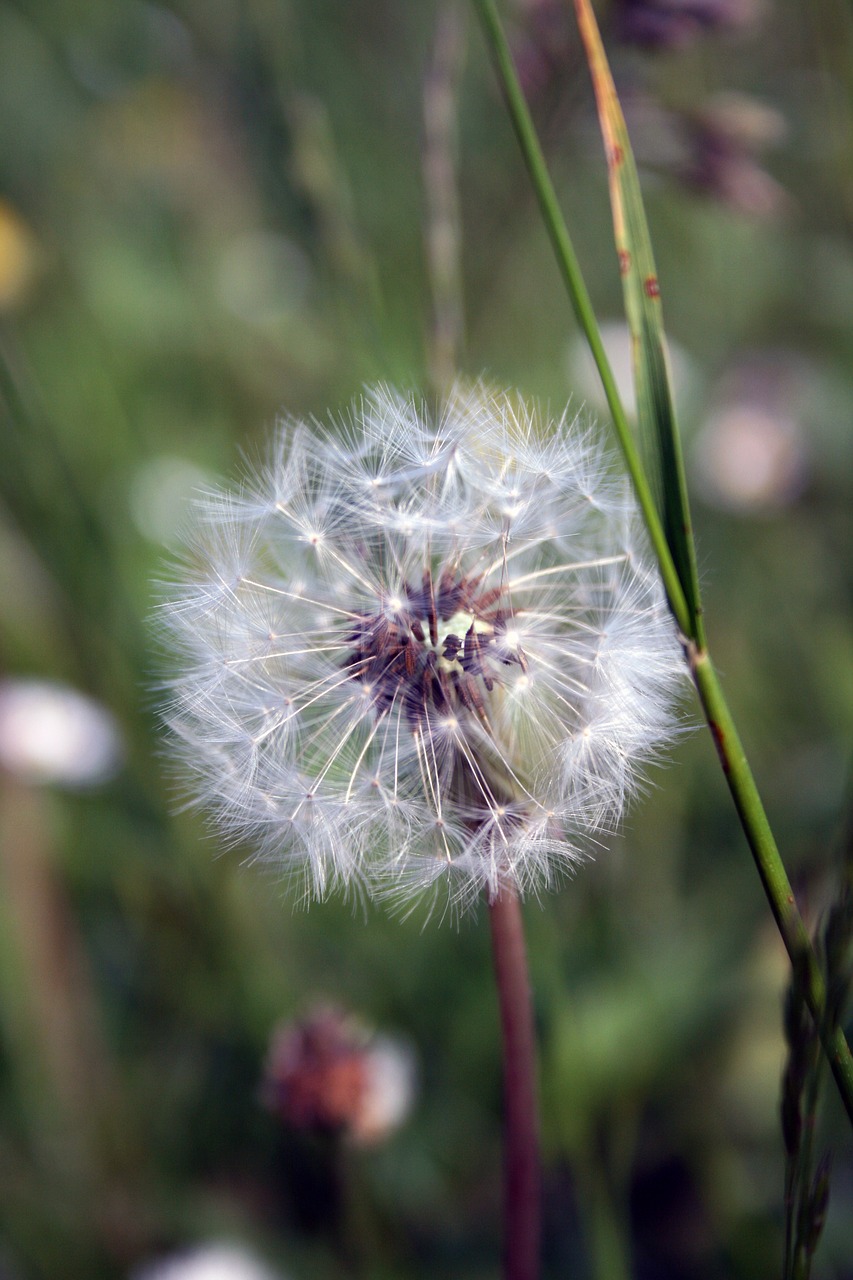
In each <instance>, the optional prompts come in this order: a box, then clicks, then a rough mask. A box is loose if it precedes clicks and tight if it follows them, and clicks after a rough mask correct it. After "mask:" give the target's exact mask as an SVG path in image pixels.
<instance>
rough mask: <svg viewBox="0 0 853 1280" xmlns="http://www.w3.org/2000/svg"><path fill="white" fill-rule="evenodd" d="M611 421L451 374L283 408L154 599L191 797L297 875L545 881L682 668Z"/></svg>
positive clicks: (639, 742)
mask: <svg viewBox="0 0 853 1280" xmlns="http://www.w3.org/2000/svg"><path fill="white" fill-rule="evenodd" d="M609 462H610V460H609V459H608V458H607V457H606V456H605V455H604V453H603V451H602V448H601V445H600V444H599V442H598V440H597V437H596V436H595V435H594V433H593V431H592V429H591V428H590V427H589V426H588V425H585V424H584V423H582V422H581V421H579V420H578V419H577V418H570V417H569V416H564V417H563V418H561V419H560V420H559V421H557V422H552V421H547V420H546V419H545V418H543V417H542V416H541V415H540V413H539V412H538V411H537V410H536V409H533V408H530V407H528V406H526V405H524V404H523V403H522V402H521V401H520V400H519V399H517V398H516V397H514V396H509V395H504V394H497V395H496V394H493V393H490V392H488V391H486V390H485V389H484V388H483V387H482V386H476V387H474V388H473V389H471V388H468V389H463V388H459V389H457V390H456V391H455V392H454V393H453V394H452V395H451V397H450V399H449V400H448V402H447V403H446V405H445V406H444V408H443V410H442V412H441V414H440V415H439V416H438V417H437V418H436V419H434V420H430V418H429V416H428V415H427V413H426V412H425V410H424V409H423V407H422V406H421V405H420V404H419V403H418V402H417V401H416V400H414V399H412V398H410V397H405V396H402V395H398V394H396V393H395V392H393V391H390V390H388V389H386V388H379V389H377V390H374V391H371V392H370V393H369V394H367V395H366V396H365V398H364V400H363V401H362V402H361V403H359V404H358V405H356V406H355V407H354V408H353V410H352V411H351V414H350V416H349V417H347V418H346V419H345V420H343V421H340V422H336V423H333V424H332V425H331V426H329V427H322V426H320V425H318V424H311V425H306V424H304V423H300V422H294V421H285V422H283V423H282V424H281V425H280V427H279V430H278V433H277V437H276V441H275V444H274V447H273V450H272V452H271V455H270V459H269V462H268V464H267V465H266V466H265V467H263V468H262V469H260V470H259V471H258V472H257V473H256V474H254V475H253V476H251V477H250V478H249V479H247V480H246V481H245V482H244V483H243V484H242V485H241V486H240V488H239V489H237V490H235V491H230V492H221V493H214V494H211V495H208V496H207V497H205V498H204V499H202V500H199V502H198V503H197V504H196V508H195V516H194V528H193V533H192V535H191V538H190V540H189V545H188V550H187V556H186V560H185V564H184V567H183V569H182V572H181V576H180V581H179V582H178V583H177V584H176V585H174V586H173V587H172V588H171V589H170V590H169V593H168V599H167V601H166V602H165V603H164V605H163V608H162V618H163V622H164V624H165V626H166V628H167V630H168V633H169V637H170V644H171V646H172V648H173V650H176V651H177V653H178V655H179V656H178V657H177V661H176V667H175V675H174V679H173V680H172V681H171V682H170V686H169V688H170V698H169V704H168V709H167V720H168V724H169V726H170V729H171V731H172V739H173V742H174V744H175V747H176V750H177V751H178V752H179V754H180V756H181V758H182V760H183V762H184V765H185V766H186V769H187V770H188V773H189V775H190V794H191V795H192V796H193V798H194V799H195V800H197V801H198V802H199V803H200V804H202V805H204V806H205V807H206V808H207V809H208V810H209V811H210V812H211V813H212V814H213V815H214V817H215V819H216V822H217V823H218V825H219V827H220V828H221V830H222V831H223V832H224V833H225V834H226V835H227V836H228V837H229V838H230V839H232V840H244V839H245V840H248V841H249V842H250V843H251V845H252V847H253V848H255V849H257V851H258V854H259V856H260V857H262V858H264V859H272V860H274V861H275V862H276V863H278V864H280V865H281V867H282V868H283V869H285V870H287V871H293V872H296V873H298V874H299V875H300V876H302V877H303V883H304V886H305V889H306V891H307V893H308V894H309V895H310V896H315V897H318V898H321V897H323V896H325V895H326V894H328V893H329V892H330V891H332V890H335V889H337V888H345V889H350V890H353V889H355V890H356V891H359V892H367V893H370V894H382V895H389V896H391V897H392V898H394V897H396V898H397V899H398V900H399V901H401V902H403V903H409V902H410V901H414V900H415V899H416V898H417V897H418V896H420V894H421V893H422V892H423V891H429V892H436V891H444V892H445V893H446V894H447V895H448V896H447V899H446V900H447V901H449V902H450V903H451V904H452V905H453V906H454V908H455V907H463V906H466V905H468V904H469V903H471V902H473V901H474V900H476V898H477V896H478V895H480V894H481V893H485V894H486V895H487V896H489V897H494V896H495V895H496V894H498V893H499V892H500V891H501V889H502V888H503V887H505V886H511V887H512V888H514V889H515V890H517V891H518V892H519V893H521V894H525V893H529V892H534V893H535V892H538V891H539V890H540V889H541V888H543V887H546V886H550V885H552V884H553V883H554V882H555V881H556V880H557V879H558V878H559V877H560V875H561V874H562V873H565V872H566V871H567V870H569V869H570V868H571V867H572V866H573V865H574V864H575V863H576V862H577V861H578V860H579V859H580V858H582V857H583V856H585V855H586V854H587V853H588V852H589V850H590V848H591V846H592V845H593V844H594V843H595V842H596V841H597V838H598V837H599V836H600V834H601V833H602V832H606V831H609V830H612V828H613V827H614V825H615V824H616V823H617V822H618V820H619V818H620V816H621V813H622V810H623V808H624V806H625V804H626V802H627V801H628V800H629V799H630V797H631V796H632V794H633V793H634V792H636V790H637V789H638V786H639V783H640V778H639V773H638V770H639V769H640V767H641V766H642V764H643V763H644V762H645V761H647V760H648V759H649V758H652V757H655V756H656V755H657V754H658V753H659V752H660V750H661V749H662V748H663V747H664V746H665V745H666V743H667V742H668V740H669V739H670V738H671V736H672V733H673V730H674V727H675V717H674V712H673V702H674V698H675V696H676V693H677V690H678V685H679V682H680V680H681V678H682V676H681V671H682V664H681V662H680V656H679V651H678V645H677V641H676V636H675V632H674V628H673V624H672V622H671V620H670V617H669V614H668V612H667V609H666V606H665V603H664V600H663V595H662V592H661V588H660V585H659V583H658V579H657V576H656V574H655V573H654V572H653V571H652V570H651V568H650V567H649V565H648V564H647V563H646V561H645V558H644V555H645V553H644V544H643V539H642V537H641V535H640V534H639V532H638V526H637V519H636V511H635V506H634V503H633V500H632V498H631V496H630V493H629V491H628V489H627V486H626V484H625V482H624V481H622V480H621V479H619V478H615V477H614V476H613V474H612V470H611V468H610V465H609Z"/></svg>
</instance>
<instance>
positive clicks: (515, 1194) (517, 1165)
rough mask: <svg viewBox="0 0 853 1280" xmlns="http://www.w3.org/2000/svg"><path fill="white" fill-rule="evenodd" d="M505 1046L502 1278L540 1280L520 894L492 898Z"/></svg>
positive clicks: (531, 1038) (529, 1012)
mask: <svg viewBox="0 0 853 1280" xmlns="http://www.w3.org/2000/svg"><path fill="white" fill-rule="evenodd" d="M489 919H490V923H491V929H492V954H493V957H494V966H495V978H496V981H497V988H498V999H499V1002H500V1010H501V1028H502V1031H503V1051H504V1143H505V1147H504V1278H505V1280H536V1278H537V1277H538V1275H539V1244H540V1235H541V1173H540V1167H539V1117H538V1107H537V1097H536V1041H535V1035H534V1030H533V1004H532V1000H531V991H530V979H529V977H528V973H527V955H526V951H525V946H524V926H523V923H522V918H521V907H520V905H519V901H518V897H517V896H516V894H515V893H514V892H512V890H507V889H505V890H503V892H502V893H501V895H500V897H498V898H495V900H494V901H493V902H490V903H489Z"/></svg>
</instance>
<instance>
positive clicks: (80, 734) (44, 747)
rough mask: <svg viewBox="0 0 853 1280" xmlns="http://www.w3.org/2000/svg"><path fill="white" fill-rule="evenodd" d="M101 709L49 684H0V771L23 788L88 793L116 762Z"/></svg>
mask: <svg viewBox="0 0 853 1280" xmlns="http://www.w3.org/2000/svg"><path fill="white" fill-rule="evenodd" d="M121 756H122V749H121V741H120V738H119V732H118V728H117V726H116V723H115V721H114V720H113V718H112V716H111V715H110V713H109V712H108V711H107V710H106V708H105V707H102V706H100V705H99V703H97V702H94V701H93V700H92V699H91V698H87V697H86V696H85V695H84V694H82V693H78V692H77V690H76V689H71V688H68V687H67V686H66V685H61V684H54V683H53V682H52V681H49V680H3V681H0V768H3V769H7V770H8V771H9V772H10V773H14V774H16V775H17V776H18V777H20V778H23V779H24V781H26V782H37V783H39V782H41V783H57V784H59V785H64V786H68V787H93V786H97V785H98V784H99V783H101V782H104V781H106V780H107V779H108V778H110V777H112V775H113V774H114V773H115V772H116V770H117V769H118V767H119V764H120V762H121Z"/></svg>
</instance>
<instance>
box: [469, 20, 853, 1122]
mask: <svg viewBox="0 0 853 1280" xmlns="http://www.w3.org/2000/svg"><path fill="white" fill-rule="evenodd" d="M473 3H474V6H475V8H476V10H477V13H478V15H479V18H480V21H481V24H482V27H483V31H484V33H485V36H486V40H487V43H488V46H489V50H490V53H491V56H492V61H493V63H494V66H495V70H496V73H497V76H498V80H499V83H500V85H501V89H502V91H503V95H504V98H505V101H506V104H507V109H508V111H509V115H510V119H511V121H512V124H513V128H514V130H515V133H516V137H517V139H518V142H519V145H520V147H521V152H522V156H523V158H524V162H525V164H526V166H527V170H528V173H529V176H530V180H531V182H532V184H533V189H534V192H535V194H536V198H537V200H538V203H539V208H540V211H541V213H542V217H543V220H544V222H545V225H546V228H547V230H548V234H549V237H550V239H551V243H552V245H553V248H554V252H555V254H556V257H557V263H558V267H559V270H560V274H561V276H562V278H563V281H564V284H565V286H566V289H567V292H568V294H569V298H570V300H571V302H572V305H573V307H574V310H575V314H576V316H577V319H578V322H579V324H580V326H581V328H582V329H583V332H584V334H585V336H586V339H587V342H588V343H589V347H590V351H591V352H592V355H593V358H594V360H595V363H596V366H597V368H598V373H599V376H600V378H601V383H602V386H603V388H604V392H605V395H606V397H607V403H608V405H609V407H610V412H611V416H612V419H613V425H614V428H615V431H616V435H617V439H618V441H619V445H620V448H621V450H622V454H623V457H624V460H625V464H626V467H627V470H628V473H629V475H630V477H631V480H632V483H633V485H634V489H635V492H636V495H637V501H638V503H639V506H640V509H641V512H642V515H643V519H644V521H645V524H646V528H647V530H648V534H649V539H650V541H651V545H652V549H653V551H654V553H655V556H656V558H657V561H658V565H659V568H660V573H661V578H662V580H663V584H664V589H665V591H666V594H667V598H668V600H669V605H670V608H671V610H672V613H673V616H674V618H675V621H676V623H677V625H678V627H679V629H680V631H681V634H682V636H684V637H685V638H686V641H687V643H686V651H687V654H688V661H689V664H690V670H691V673H692V676H693V680H694V683H695V685H696V689H697V692H698V694H699V700H700V703H701V706H702V710H703V713H704V715H705V719H706V721H707V724H708V728H709V729H710V731H711V734H712V736H713V738H714V742H715V744H716V747H717V753H718V755H719V758H720V763H721V765H722V768H723V773H724V775H725V778H726V782H727V784H728V787H729V791H730V792H731V795H732V799H733V800H734V804H735V808H736V810H737V813H738V817H739V818H740V822H741V826H742V827H743V831H744V834H745V836H746V839H747V843H748V844H749V848H750V850H751V852H752V855H753V858H754V860H755V864H756V867H757V869H758V874H759V877H760V879H761V883H762V885H763V886H764V891H765V894H766V895H767V900H768V902H769V904H770V909H771V911H772V912H773V916H774V918H775V920H776V924H777V926H778V929H779V932H780V934H781V937H782V940H783V942H784V944H785V947H786V950H787V952H788V955H789V956H790V958H791V961H792V963H794V964H797V963H799V964H801V965H802V966H803V972H804V981H805V995H806V1001H807V1003H808V1006H809V1009H810V1011H811V1013H812V1016H813V1017H814V1019H815V1023H816V1025H817V1027H818V1030H819V1033H820V1037H821V1043H822V1045H823V1048H824V1052H825V1053H826V1056H827V1060H828V1061H829V1065H830V1068H831V1070H832V1074H833V1076H834V1078H835V1082H836V1084H837V1086H838V1090H839V1092H840V1094H841V1097H842V1100H843V1102H844V1106H845V1109H846V1111H847V1114H848V1116H849V1118H850V1121H851V1123H853V1056H851V1053H850V1047H849V1045H848V1044H847V1041H846V1039H845V1037H844V1033H843V1031H842V1030H841V1028H840V1027H839V1026H838V1025H837V1023H831V1024H830V1023H828V1021H827V1018H826V987H825V983H824V980H823V976H822V973H821V970H820V965H819V963H818V960H817V956H816V955H815V952H814V949H813V947H812V944H811V940H810V938H809V935H808V931H807V929H806V927H805V924H804V923H803V919H802V916H801V914H800V911H799V909H798V907H797V904H796V901H795V898H794V894H793V891H792V889H791V884H790V881H789V879H788V875H787V873H786V871H785V867H784V864H783V862H782V858H781V855H780V853H779V849H778V847H777V845H776V841H775V839H774V837H773V833H772V831H771V829H770V824H769V822H768V820H767V814H766V812H765V810H764V806H763V804H762V802H761V797H760V796H759V793H758V788H757V786H756V783H755V779H754V777H753V775H752V771H751V769H750V767H749V763H748V761H747V759H746V755H745V753H744V750H743V746H742V744H741V741H740V737H739V735H738V733H737V729H736V728H735V724H734V720H733V718H732V715H731V712H730V711H729V707H728V704H727V702H726V700H725V696H724V694H723V691H722V688H721V686H720V683H719V680H718V678H717V674H716V671H715V669H714V665H713V662H712V660H711V656H710V654H709V652H708V650H707V648H706V647H705V646H704V645H700V644H698V643H697V640H698V639H699V637H697V635H696V632H695V629H694V628H693V627H692V626H691V617H690V610H689V608H688V604H687V600H686V597H685V593H684V590H683V589H682V585H681V581H680V579H679V576H678V571H677V569H676V566H675V563H674V560H673V557H672V555H671V553H670V549H669V546H668V544H667V540H666V535H665V533H664V530H663V526H662V524H661V520H660V518H659V516H658V512H657V508H656V506H655V501H654V497H653V494H652V489H651V486H650V484H649V480H648V477H647V475H646V473H645V470H644V468H643V464H642V461H641V459H640V455H639V451H638V449H637V446H636V444H635V441H634V438H633V435H632V433H631V428H630V424H629V423H628V419H627V416H626V414H625V410H624V408H623V406H622V403H621V400H620V398H619V393H618V390H617V388H616V383H615V380H614V377H613V373H612V370H611V368H610V365H609V362H608V360H607V356H606V354H605V352H604V347H603V343H602V340H601V335H600V332H599V329H598V324H597V321H596V318H595V313H594V311H593V309H592V303H591V301H590V298H589V293H588V290H587V288H586V285H585V283H584V280H583V276H582V273H581V269H580V265H579V263H578V260H577V256H576V254H575V251H574V247H573V245H572V241H571V237H570V236H569V232H568V228H567V227H566V224H565V220H564V218H563V215H562V211H561V209H560V206H559V202H558V200H557V195H556V192H555V190H554V186H553V183H552V182H551V178H550V175H549V173H548V169H547V165H546V163H545V157H544V155H543V154H542V148H541V146H540V145H539V140H538V137H537V135H536V130H535V127H534V125H533V121H532V118H531V116H530V112H529V110H528V107H527V103H526V101H525V98H524V94H523V93H522V90H521V86H520V84H519V82H518V76H517V75H516V72H515V67H514V64H513V60H512V55H511V53H510V49H509V45H508V44H507V40H506V36H505V35H504V32H503V28H502V26H501V23H500V19H499V17H498V14H497V10H496V8H495V4H494V0H473Z"/></svg>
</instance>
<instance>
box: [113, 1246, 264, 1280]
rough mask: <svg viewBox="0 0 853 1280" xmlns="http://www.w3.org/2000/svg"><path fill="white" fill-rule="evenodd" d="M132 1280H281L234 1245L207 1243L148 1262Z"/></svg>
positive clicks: (136, 1272)
mask: <svg viewBox="0 0 853 1280" xmlns="http://www.w3.org/2000/svg"><path fill="white" fill-rule="evenodd" d="M132 1280H282V1277H281V1274H280V1273H279V1272H277V1271H271V1270H270V1269H269V1268H268V1267H266V1266H264V1265H263V1264H262V1263H260V1262H258V1260H257V1259H256V1258H255V1257H253V1255H252V1254H250V1253H248V1252H247V1251H246V1250H245V1249H241V1248H239V1247H238V1246H237V1245H227V1244H208V1245H202V1246H201V1247H199V1248H197V1249H188V1250H187V1251H186V1252H184V1253H175V1254H172V1255H171V1256H170V1257H168V1258H163V1259H161V1260H160V1261H158V1262H150V1263H147V1264H146V1265H145V1266H143V1267H141V1268H139V1269H138V1270H136V1271H134V1272H133V1276H132Z"/></svg>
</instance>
